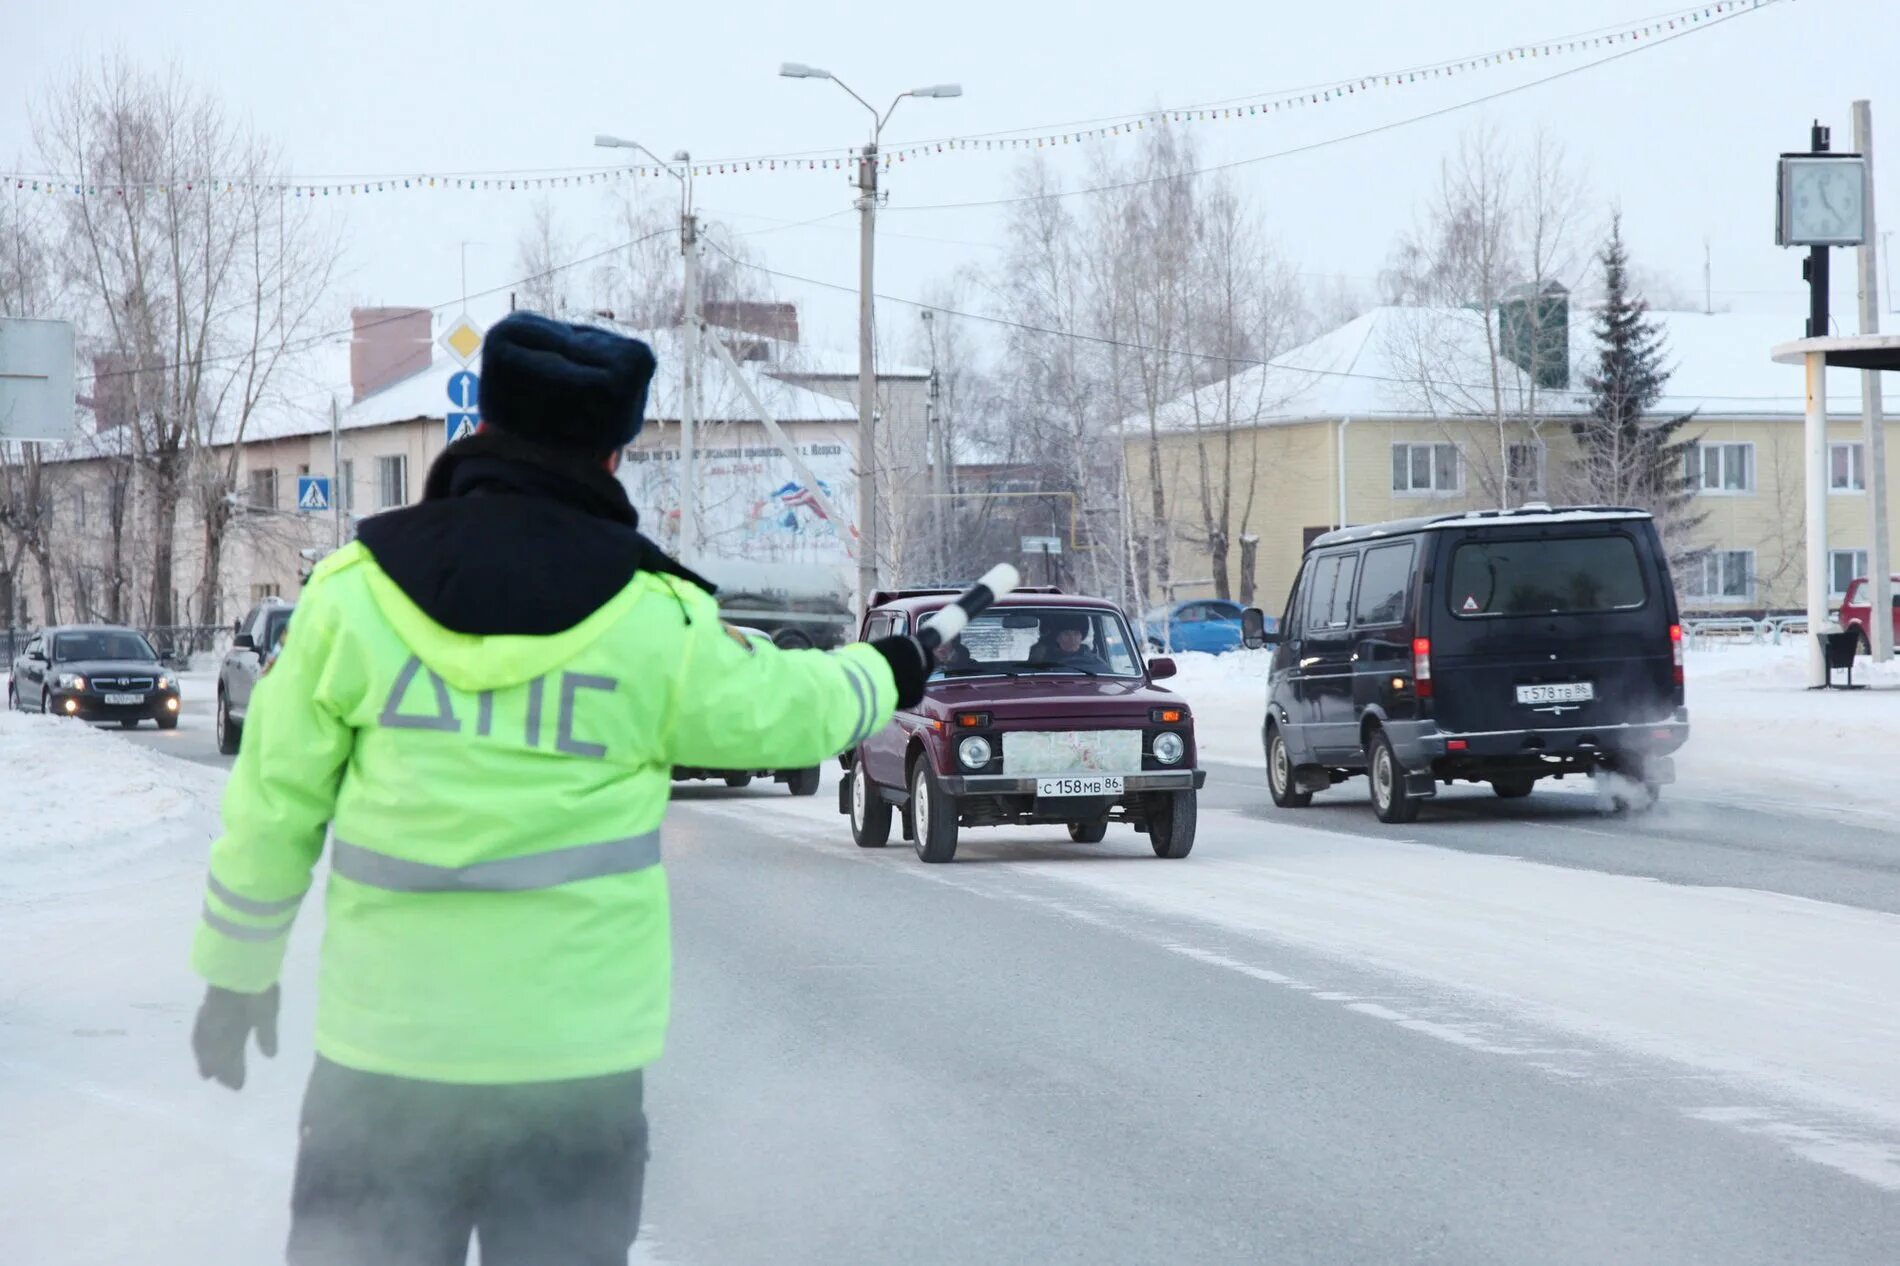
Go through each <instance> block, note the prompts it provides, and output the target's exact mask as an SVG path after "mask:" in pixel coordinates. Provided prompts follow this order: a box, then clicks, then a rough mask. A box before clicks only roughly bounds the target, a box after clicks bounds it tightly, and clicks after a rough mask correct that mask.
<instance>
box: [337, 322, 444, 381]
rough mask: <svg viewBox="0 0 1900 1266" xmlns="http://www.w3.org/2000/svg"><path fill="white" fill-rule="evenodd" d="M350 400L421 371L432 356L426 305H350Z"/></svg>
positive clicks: (433, 342)
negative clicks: (408, 306) (385, 306)
mask: <svg viewBox="0 0 1900 1266" xmlns="http://www.w3.org/2000/svg"><path fill="white" fill-rule="evenodd" d="M350 325H351V326H352V328H353V329H354V331H355V332H354V333H353V334H352V335H351V336H350V402H351V403H352V404H355V403H357V402H359V401H361V400H362V399H363V398H364V397H365V396H371V395H374V394H375V393H376V392H378V391H381V390H382V389H383V388H384V387H388V386H391V385H393V384H395V383H399V382H401V381H402V380H403V379H405V378H408V377H411V376H413V375H415V374H419V373H421V372H422V371H423V370H425V369H427V368H428V367H429V364H430V361H431V360H432V358H433V356H434V350H435V341H434V339H433V338H432V337H431V335H432V334H433V330H432V328H431V326H430V318H429V309H427V308H351V309H350Z"/></svg>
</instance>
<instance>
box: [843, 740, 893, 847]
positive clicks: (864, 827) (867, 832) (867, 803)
mask: <svg viewBox="0 0 1900 1266" xmlns="http://www.w3.org/2000/svg"><path fill="white" fill-rule="evenodd" d="M890 838H891V802H890V801H888V800H886V799H885V798H884V797H883V796H881V795H879V794H878V790H877V787H876V786H874V785H873V784H872V782H871V779H870V776H869V775H868V774H866V773H865V772H864V756H863V754H862V753H860V754H859V756H858V759H856V760H854V761H852V762H851V839H852V842H854V843H855V844H856V845H857V846H858V847H859V848H883V847H884V845H885V844H886V843H888V842H889V840H890Z"/></svg>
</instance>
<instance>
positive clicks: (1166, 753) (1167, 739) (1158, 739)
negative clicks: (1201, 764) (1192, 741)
mask: <svg viewBox="0 0 1900 1266" xmlns="http://www.w3.org/2000/svg"><path fill="white" fill-rule="evenodd" d="M1154 754H1155V759H1156V760H1158V761H1160V762H1161V763H1162V764H1163V765H1178V764H1180V763H1181V758H1182V757H1183V756H1186V755H1187V743H1186V742H1184V741H1183V740H1182V738H1181V736H1180V735H1179V734H1176V733H1175V732H1174V731H1173V730H1164V731H1162V732H1161V733H1160V734H1157V735H1155V744H1154Z"/></svg>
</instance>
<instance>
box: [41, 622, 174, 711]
mask: <svg viewBox="0 0 1900 1266" xmlns="http://www.w3.org/2000/svg"><path fill="white" fill-rule="evenodd" d="M7 706H8V707H9V708H12V709H14V710H16V711H19V710H24V711H27V712H39V713H44V714H50V715H53V716H68V717H78V718H80V719H81V720H84V721H117V722H118V723H119V724H120V725H122V726H124V727H125V728H126V729H128V730H129V729H131V728H133V727H134V726H136V725H137V724H138V723H139V722H140V721H156V722H157V723H158V728H159V729H161V730H171V729H176V728H177V726H178V678H177V676H176V675H175V674H174V673H173V672H172V671H171V670H170V669H169V668H167V667H166V666H165V665H164V664H163V663H161V662H160V660H159V657H158V652H157V651H155V650H153V649H152V644H151V643H150V642H148V641H146V640H145V635H144V634H143V633H140V632H138V631H137V630H136V629H127V628H119V627H117V626H113V625H87V626H74V627H67V628H54V629H43V630H41V631H40V632H39V633H37V634H35V635H34V636H33V639H32V640H31V641H29V642H28V643H27V644H26V650H25V651H24V652H22V653H21V655H20V657H19V658H18V659H16V660H14V661H13V678H12V680H11V681H10V682H9V683H8V684H7Z"/></svg>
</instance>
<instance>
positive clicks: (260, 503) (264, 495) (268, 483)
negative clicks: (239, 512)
mask: <svg viewBox="0 0 1900 1266" xmlns="http://www.w3.org/2000/svg"><path fill="white" fill-rule="evenodd" d="M251 508H252V509H254V510H275V509H276V508H277V471H276V470H275V469H273V468H272V467H268V466H266V467H265V468H264V469H262V470H254V471H252V472H251Z"/></svg>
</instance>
